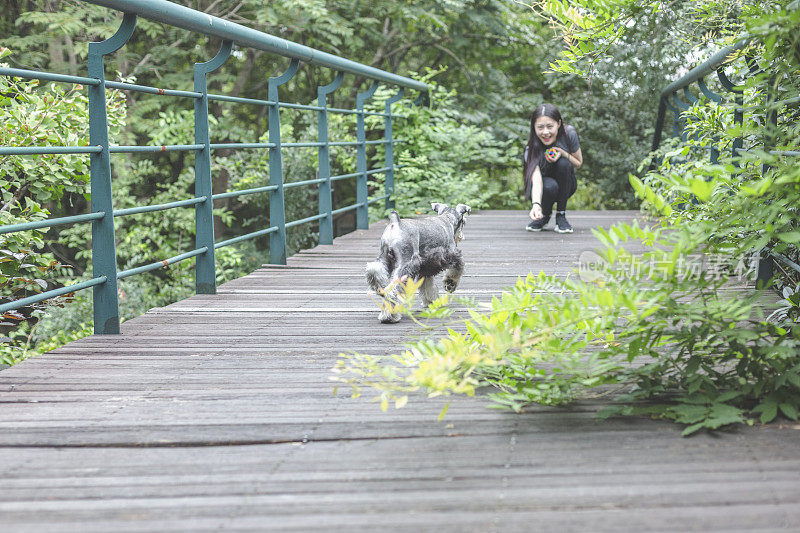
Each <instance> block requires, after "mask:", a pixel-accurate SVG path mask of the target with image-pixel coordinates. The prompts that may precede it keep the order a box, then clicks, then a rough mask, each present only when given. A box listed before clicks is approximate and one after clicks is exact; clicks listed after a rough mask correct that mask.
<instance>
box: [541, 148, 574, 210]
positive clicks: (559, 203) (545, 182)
mask: <svg viewBox="0 0 800 533" xmlns="http://www.w3.org/2000/svg"><path fill="white" fill-rule="evenodd" d="M577 189H578V181H577V180H576V179H575V167H574V166H573V165H572V163H570V162H569V160H568V159H567V158H566V157H564V156H563V155H562V156H561V157H560V158H558V161H556V162H555V163H550V162H545V164H544V168H543V169H542V214H544V216H546V217H549V216H550V215H551V214H552V213H553V204H556V211H566V210H567V200H568V199H569V197H570V196H572V195H573V194H575V191H576V190H577Z"/></svg>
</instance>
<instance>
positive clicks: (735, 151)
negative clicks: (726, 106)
mask: <svg viewBox="0 0 800 533" xmlns="http://www.w3.org/2000/svg"><path fill="white" fill-rule="evenodd" d="M717 78H719V82H720V83H721V84H722V86H723V87H724V88H725V90H727V91H730V92H732V93H734V94H735V95H736V96H735V97H734V106H735V107H734V109H733V122H734V124H736V125H737V126H739V127H740V128H741V127H742V124H743V123H744V109H742V108H743V107H744V99H743V98H742V90H743V89H742V88H741V87H737V86H735V85H734V84H733V82H732V81H731V80H730V79H728V76H726V75H725V71H724V70H722V68H719V69H717ZM742 146H744V139H743V138H742V137H741V136H739V137H737V138H735V139H734V140H733V146H732V147H731V157H733V164H734V166H737V167H738V166H739V163H738V161H737V159H736V157H737V156H738V155H739V150H741V149H742Z"/></svg>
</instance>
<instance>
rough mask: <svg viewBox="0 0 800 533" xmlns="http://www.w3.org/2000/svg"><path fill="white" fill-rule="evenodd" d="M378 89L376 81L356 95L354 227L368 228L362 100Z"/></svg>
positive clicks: (365, 139) (365, 147)
mask: <svg viewBox="0 0 800 533" xmlns="http://www.w3.org/2000/svg"><path fill="white" fill-rule="evenodd" d="M377 89H378V82H377V81H376V82H373V83H372V85H371V86H370V88H369V89H367V90H366V91H364V92H363V93H358V95H357V96H356V110H357V111H358V115H357V119H356V120H357V123H356V142H358V146H357V150H356V172H358V177H357V178H356V203H357V204H358V208H356V228H357V229H369V203H368V190H367V145H366V141H367V135H366V131H365V126H364V102H366V101H367V100H369V99H370V98H372V95H373V94H375V91H376V90H377Z"/></svg>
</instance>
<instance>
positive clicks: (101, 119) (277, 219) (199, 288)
mask: <svg viewBox="0 0 800 533" xmlns="http://www.w3.org/2000/svg"><path fill="white" fill-rule="evenodd" d="M86 1H88V2H90V3H93V4H97V5H100V6H105V7H108V8H111V9H114V10H117V11H121V12H123V13H124V16H123V19H122V23H121V25H120V27H119V29H118V30H117V32H116V33H115V34H114V35H113V36H112V37H110V38H108V39H106V40H105V41H102V42H97V43H90V44H89V53H88V59H87V62H88V75H87V76H86V77H82V76H68V75H63V74H56V73H51V72H39V71H33V70H23V69H14V68H0V75H4V76H13V77H19V78H26V79H38V80H43V81H54V82H61V83H70V84H81V85H84V86H86V87H87V88H88V89H87V90H88V94H89V145H88V146H47V147H30V146H28V147H0V156H4V155H6V156H8V155H41V154H88V155H89V158H90V174H91V212H90V213H87V214H83V215H76V216H71V217H61V218H51V219H48V220H42V221H37V222H29V223H23V224H12V225H5V226H0V234H5V233H12V232H19V231H29V230H33V229H40V228H46V227H53V226H59V225H64V224H75V223H80V222H91V223H92V262H93V273H92V276H93V277H92V278H91V279H90V280H88V281H84V282H82V283H77V284H74V285H69V286H66V287H61V288H59V289H55V290H50V291H46V292H43V293H41V294H37V295H34V296H30V297H27V298H22V299H18V300H14V301H11V302H8V303H5V304H1V305H0V313H4V312H6V311H9V310H12V309H19V308H21V307H24V306H26V305H30V304H33V303H37V302H41V301H43V300H46V299H48V298H52V297H56V296H60V295H64V294H69V293H72V292H75V291H78V290H82V289H87V288H89V287H92V289H93V296H94V332H95V333H96V334H114V333H119V303H118V300H117V280H119V279H123V278H126V277H128V276H133V275H135V274H140V273H143V272H148V271H151V270H155V269H158V268H163V267H166V266H168V265H171V264H173V263H177V262H179V261H183V260H186V259H190V258H193V257H194V258H195V261H196V269H195V290H196V292H197V293H198V294H214V293H215V292H216V265H215V258H214V251H215V250H217V249H219V248H221V247H223V246H229V245H231V244H234V243H237V242H241V241H243V240H247V239H253V238H256V237H261V236H265V235H269V237H270V246H269V249H270V262H271V263H273V264H285V263H286V228H291V227H294V226H298V225H301V224H306V223H312V222H318V224H319V242H320V244H330V243H332V242H333V216H334V215H337V214H340V213H344V212H348V211H356V228H358V229H365V228H367V227H368V225H369V216H368V206H369V205H370V204H371V203H374V202H378V201H385V203H386V207H387V208H389V207H392V205H393V204H392V200H391V195H392V193H393V191H394V171H395V169H397V168H399V167H398V166H396V165H395V164H394V155H393V145H394V144H396V143H399V142H402V141H401V140H398V139H395V138H394V137H393V136H392V118H393V117H397V116H399V115H393V114H392V108H391V105H392V103H394V102H397V101H398V100H399V99H400V98H401V97H402V96H403V94H404V91H405V90H406V89H410V90H414V91H421V92H422V94H424V93H426V92H427V90H428V86H427V85H426V84H424V83H421V82H418V81H415V80H412V79H409V78H405V77H402V76H398V75H396V74H392V73H390V72H385V71H382V70H379V69H376V68H374V67H370V66H367V65H362V64H360V63H356V62H354V61H350V60H348V59H344V58H341V57H338V56H335V55H332V54H328V53H325V52H321V51H319V50H314V49H313V48H309V47H307V46H303V45H299V44H296V43H292V42H290V41H286V40H284V39H280V38H278V37H274V36H272V35H268V34H265V33H262V32H259V31H256V30H253V29H251V28H247V27H245V26H241V25H239V24H235V23H233V22H229V21H226V20H223V19H220V18H217V17H213V16H210V15H207V14H205V13H201V12H199V11H195V10H193V9H189V8H186V7H183V6H180V5H177V4H173V3H171V2H167V1H165V0H86ZM138 16H142V17H144V18H147V19H150V20H154V21H158V22H162V23H165V24H169V25H171V26H175V27H178V28H183V29H186V30H190V31H193V32H197V33H201V34H204V35H206V36H209V37H216V38H219V39H221V40H222V44H221V46H220V50H219V52H218V53H217V54H216V56H214V57H213V58H212V59H210V60H209V61H207V62H205V63H197V64H195V66H194V90H193V91H177V90H171V89H161V88H158V87H149V86H144V85H136V84H132V83H122V82H113V81H107V80H106V79H105V68H104V58H105V56H107V55H109V54H112V53H114V52H116V51H117V50H119V49H120V48H122V47H123V46H124V45H125V44H126V43H127V42H128V40H129V39H130V38H131V36H132V35H133V33H134V30H135V29H136V20H137V17H138ZM234 45H237V46H239V47H249V48H256V49H259V50H264V51H267V52H270V53H273V54H276V55H280V56H283V57H288V58H290V59H291V62H290V64H289V68H288V69H287V70H286V71H285V72H284V73H283V74H281V75H279V76H275V77H271V78H269V82H268V91H267V93H268V94H267V99H266V100H261V99H253V98H240V97H234V96H228V95H221V94H209V93H208V88H207V84H206V77H207V75H208V74H209V73H211V72H213V71H215V70H217V69H219V68H221V67H222V66H223V65H224V63H225V61H226V60H227V59H228V57H230V55H231V51H232V49H233V46H234ZM301 62H302V63H304V64H308V65H315V66H319V67H324V68H328V69H331V70H333V71H334V72H335V77H334V80H333V81H332V82H331V83H329V84H327V85H323V86H321V87H319V88H318V89H317V96H318V98H317V105H315V106H314V105H302V104H296V103H288V102H281V101H280V99H279V91H278V89H279V87H280V86H281V85H284V84H285V83H286V82H288V81H289V80H290V79H292V77H293V76H294V75H295V74H296V73H297V71H298V70H299V68H300V64H301ZM345 74H354V75H357V76H359V77H362V78H366V79H368V80H371V81H372V84H371V86H370V87H369V89H367V90H366V91H364V92H361V93H358V95H357V98H356V108H355V109H341V108H333V107H328V105H327V103H328V96H329V95H330V94H331V93H333V92H334V91H335V90H336V89H338V88H339V87H340V85H341V84H342V80H343V79H344V76H345ZM380 84H384V85H387V86H391V87H397V88H398V92H397V93H396V95H394V96H392V97H390V98H389V99H387V100H386V101H385V110H384V112H382V113H381V112H370V111H365V109H364V105H365V103H366V101H367V100H369V99H370V98H371V97H372V96H373V95H374V94H375V91H376V89H377V88H378V86H379V85H380ZM107 88H112V89H120V90H127V91H136V92H142V93H148V94H157V95H162V96H169V97H177V98H191V99H193V100H194V124H195V130H194V134H195V141H194V144H190V145H172V146H112V145H110V144H109V139H108V121H107V117H106V89H107ZM209 101H222V102H231V103H235V104H243V105H245V104H246V105H257V106H266V107H267V111H268V134H269V142H266V143H211V142H210V127H209V113H208V102H209ZM282 108H289V109H301V110H307V111H315V112H316V113H317V117H318V141H317V142H294V143H282V142H281V132H280V110H281V109H282ZM328 113H341V114H355V115H356V121H357V126H356V141H353V142H350V141H348V142H344V141H331V140H329V138H328V120H327V117H328ZM367 115H377V116H383V117H384V119H385V132H384V139H382V140H373V141H367V140H366V133H365V125H364V124H365V117H366V116H367ZM372 144H384V145H385V147H386V149H385V164H384V166H383V167H381V168H376V169H369V168H368V165H367V156H366V154H367V152H366V148H367V146H368V145H372ZM332 146H353V147H355V148H356V169H355V170H356V172H354V173H351V174H342V175H336V176H332V175H331V167H330V147H332ZM303 147H305V148H309V147H311V148H313V147H316V148H317V149H318V151H319V167H318V177H317V178H315V179H308V180H303V181H297V182H292V183H284V179H283V165H282V159H281V153H282V150H283V149H287V148H303ZM218 149H226V150H232V149H233V150H246V149H254V150H259V149H265V150H268V151H269V185H268V186H264V187H254V188H251V189H245V190H237V191H230V192H225V193H220V194H213V192H212V175H211V151H212V150H218ZM165 151H188V152H193V153H194V158H195V196H194V198H189V199H185V200H178V201H175V202H170V203H166V204H160V205H150V206H142V207H134V208H129V209H120V210H114V206H113V201H112V194H111V192H112V180H111V158H110V155H111V154H116V153H135V152H165ZM377 173H382V174H384V175H385V194H383V195H381V196H379V197H376V198H371V199H370V198H369V197H368V176H370V175H372V174H377ZM351 178H355V179H356V203H355V204H353V205H349V206H345V207H341V208H338V209H333V201H332V188H331V183H332V182H334V181H338V180H344V179H351ZM312 185H316V186H317V187H318V192H319V206H318V214H317V215H314V216H310V217H306V218H303V219H300V220H294V221H288V222H287V221H286V220H285V211H284V191H285V190H286V189H289V188H293V187H301V186H312ZM263 192H268V193H269V196H270V199H269V204H270V208H269V227H267V228H264V229H261V230H258V231H254V232H251V233H248V234H246V235H241V236H239V237H235V238H231V239H227V240H223V241H215V236H214V223H213V201H214V200H218V199H222V198H232V197H237V196H241V195H248V194H256V193H263ZM190 206H194V208H195V231H196V238H195V248H194V250H191V251H189V252H186V253H182V254H180V255H176V256H174V257H170V258H168V259H164V260H162V261H156V262H153V263H150V264H148V265H144V266H140V267H137V268H132V269H129V270H124V271H118V270H117V257H116V247H115V240H114V218H116V217H121V216H127V215H133V214H138V213H147V212H154V211H161V210H165V209H173V208H178V207H190Z"/></svg>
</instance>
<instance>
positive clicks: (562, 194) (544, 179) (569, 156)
mask: <svg viewBox="0 0 800 533" xmlns="http://www.w3.org/2000/svg"><path fill="white" fill-rule="evenodd" d="M523 158H524V160H525V163H524V167H523V168H524V176H525V198H526V199H527V200H529V201H531V202H532V203H531V211H530V217H531V219H532V222H531V223H530V224H528V226H527V227H526V228H525V229H526V230H528V231H541V230H542V229H543V228H544V227H545V225H546V224H547V223H548V222H549V221H550V217H551V215H552V214H553V207H554V206H555V208H556V221H555V227H554V228H553V229H554V230H555V231H557V232H558V233H572V226H571V225H570V223H569V222H567V213H566V211H567V200H568V199H569V197H570V196H572V195H573V194H575V191H576V189H577V188H578V182H577V180H576V179H575V170H576V169H579V168H581V165H582V164H583V155H582V154H581V145H580V141H579V140H578V132H577V131H575V128H574V127H572V126H570V125H568V124H567V125H565V124H564V122H563V121H562V119H561V112H560V111H559V110H558V108H557V107H556V106H554V105H553V104H541V105H539V106H538V107H537V108H536V109H535V110H534V111H533V115H531V131H530V135H529V138H528V145H527V146H526V147H525V154H524V156H523Z"/></svg>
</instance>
